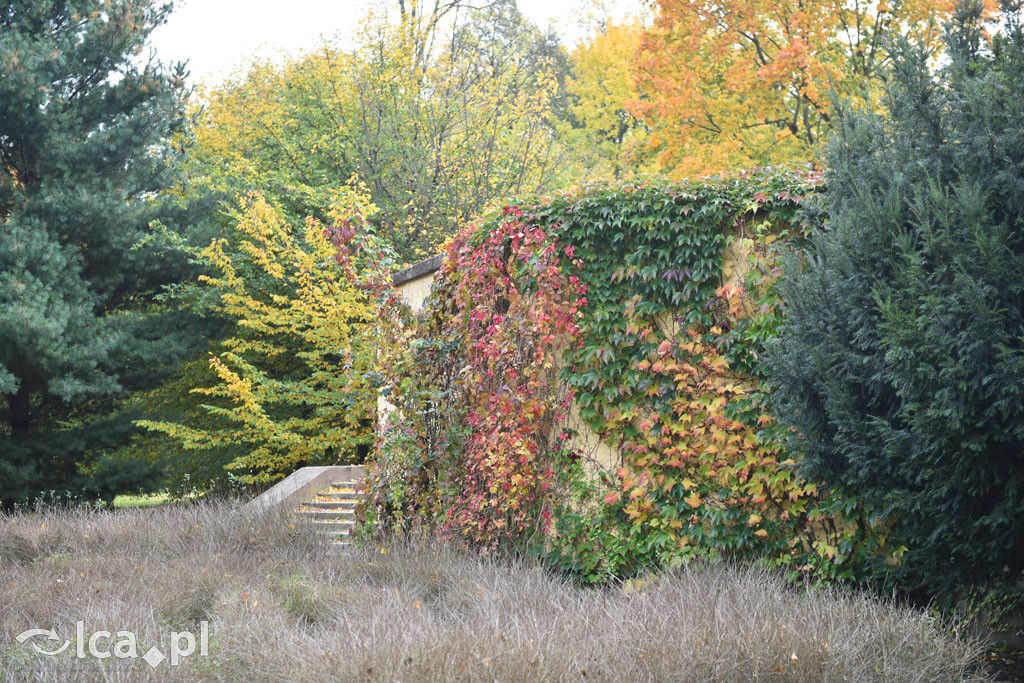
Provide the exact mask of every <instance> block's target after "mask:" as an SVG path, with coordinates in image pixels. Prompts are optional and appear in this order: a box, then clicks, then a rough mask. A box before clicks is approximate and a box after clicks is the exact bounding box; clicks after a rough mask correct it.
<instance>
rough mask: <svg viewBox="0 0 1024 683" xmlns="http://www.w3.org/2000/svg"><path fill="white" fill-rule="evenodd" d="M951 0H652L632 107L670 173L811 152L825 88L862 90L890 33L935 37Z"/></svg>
mask: <svg viewBox="0 0 1024 683" xmlns="http://www.w3.org/2000/svg"><path fill="white" fill-rule="evenodd" d="M952 6H953V3H952V2H951V1H947V0H938V1H936V0H896V1H894V2H888V1H887V0H882V1H881V2H878V3H861V2H854V3H849V2H842V1H840V0H835V1H833V0H829V1H826V2H799V1H796V0H783V1H782V2H774V1H773V2H765V1H764V0H716V1H715V2H699V1H696V0H658V2H657V18H656V20H655V22H654V24H653V26H651V27H650V28H649V29H648V30H647V32H646V33H645V35H644V37H643V43H642V45H641V47H640V51H639V53H638V57H637V60H636V62H635V78H636V81H637V84H638V89H639V91H640V93H641V97H640V98H638V99H637V100H636V101H635V102H634V105H633V111H634V112H635V113H636V114H637V115H638V116H639V117H640V118H641V119H642V120H644V122H645V123H646V124H647V125H648V126H649V127H650V128H651V129H652V130H651V134H650V136H649V143H650V146H651V148H652V149H653V150H654V151H655V152H656V153H657V155H658V158H659V161H660V163H661V166H662V167H663V168H664V169H666V170H667V171H670V172H671V173H672V174H673V175H675V176H679V177H686V176H690V175H695V174H701V173H708V172H713V171H721V170H727V169H736V168H749V167H752V166H757V165H766V164H778V163H786V162H794V161H806V160H810V159H812V158H815V157H816V156H817V150H818V146H819V144H820V142H821V141H823V140H824V138H825V137H827V134H828V131H829V130H830V127H831V122H832V103H831V101H830V99H829V92H830V91H832V92H835V93H836V94H838V95H839V96H841V97H844V98H847V99H850V98H853V99H857V100H860V101H862V102H863V101H871V100H872V99H873V98H874V95H875V94H876V93H878V92H879V91H880V87H881V84H882V80H883V78H882V77H883V75H884V69H885V67H886V65H887V64H888V61H889V56H888V55H889V52H888V49H889V48H890V47H891V42H892V41H893V40H895V38H896V37H897V36H900V35H908V34H909V35H913V36H915V38H916V39H917V40H919V41H920V42H921V43H923V44H924V45H925V46H926V47H928V48H929V49H934V48H936V47H937V45H938V39H939V37H940V30H939V28H940V22H941V21H942V20H943V19H944V18H945V17H947V16H948V15H949V12H950V11H951V10H952Z"/></svg>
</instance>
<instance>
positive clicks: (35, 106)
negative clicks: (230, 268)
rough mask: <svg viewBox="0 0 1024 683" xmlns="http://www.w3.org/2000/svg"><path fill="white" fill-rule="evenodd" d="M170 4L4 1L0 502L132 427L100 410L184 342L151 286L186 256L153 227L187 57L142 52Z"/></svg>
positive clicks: (65, 481)
mask: <svg viewBox="0 0 1024 683" xmlns="http://www.w3.org/2000/svg"><path fill="white" fill-rule="evenodd" d="M169 11H170V5H168V4H162V3H157V2H155V1H154V0H108V1H105V2H101V1H100V0H81V1H78V2H63V1H60V0H39V1H37V0H32V1H28V0H25V1H14V2H5V3H2V4H0V73H2V78H0V161H2V163H3V173H2V175H0V396H2V398H3V401H2V402H0V481H2V482H3V483H2V485H0V503H3V504H9V503H11V502H12V501H15V500H18V499H23V498H25V497H26V496H28V495H30V494H31V493H32V492H33V491H38V490H40V489H41V488H44V487H45V488H61V489H66V488H69V487H74V486H75V484H73V480H75V479H76V478H78V477H80V476H81V474H82V469H83V468H84V467H86V466H87V462H86V460H87V458H88V456H89V455H90V454H93V455H95V454H98V453H101V452H102V451H103V449H104V448H106V447H107V446H108V445H110V443H111V442H112V441H116V438H117V437H119V436H123V432H124V431H125V429H127V423H123V422H122V423H121V424H119V425H116V426H115V425H112V424H109V423H106V424H95V423H94V420H93V418H94V417H95V416H96V415H97V414H102V413H105V412H109V410H110V407H111V401H113V400H114V399H116V398H117V397H118V396H119V395H121V394H122V392H124V391H128V390H131V389H133V388H135V387H136V386H142V385H145V384H146V383H147V382H152V380H153V378H154V377H159V376H160V373H161V372H162V370H163V369H164V368H165V367H166V365H167V362H168V361H169V360H170V361H173V359H174V358H175V354H176V352H178V351H179V350H180V349H181V347H182V346H183V345H184V344H185V342H184V340H183V339H182V337H181V336H180V335H176V334H173V333H172V330H173V327H174V326H175V323H176V321H173V320H170V319H169V317H171V316H174V313H173V312H168V311H160V310H159V308H158V307H157V306H156V304H155V299H156V297H157V295H158V294H159V292H160V291H161V288H162V286H163V285H164V284H166V283H168V282H174V281H175V280H176V278H177V277H179V276H180V274H181V272H182V271H183V269H184V267H185V265H186V264H185V262H184V259H182V258H180V257H176V256H175V255H174V254H173V253H168V252H167V250H166V249H164V248H163V247H162V246H161V243H160V241H159V240H157V239H155V234H154V231H153V230H152V229H151V228H150V227H149V226H150V222H151V221H152V220H154V219H157V218H159V217H161V216H162V215H163V216H166V215H167V212H166V210H165V207H164V206H163V204H162V202H161V201H159V200H158V199H157V198H156V197H157V193H159V191H160V190H161V189H162V188H164V187H166V186H167V185H168V184H169V182H170V178H171V176H170V174H171V172H172V169H171V167H170V164H169V161H170V159H171V158H172V157H173V156H174V151H175V150H174V149H173V146H172V144H171V138H172V136H173V135H175V133H176V132H178V131H179V130H180V129H181V127H182V124H183V121H184V114H183V104H182V103H183V100H184V97H185V94H186V93H185V90H184V85H183V79H184V71H183V67H182V66H181V65H179V66H177V67H176V68H175V69H174V70H173V71H171V72H168V71H166V70H165V69H164V68H163V67H162V66H161V65H160V64H159V63H158V62H156V61H155V60H154V57H153V55H152V54H150V56H149V59H148V60H143V61H142V62H141V63H140V62H139V57H138V55H139V54H140V53H141V52H142V50H143V49H144V47H145V45H146V41H147V39H148V37H149V34H150V32H151V31H152V30H153V28H154V27H156V26H157V25H159V24H160V23H162V22H163V21H164V20H165V19H166V17H167V14H168V12H169ZM177 322H179V323H180V321H177ZM119 430H120V433H119V434H118V435H117V436H115V434H114V432H118V431H119Z"/></svg>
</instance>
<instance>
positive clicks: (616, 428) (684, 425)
mask: <svg viewBox="0 0 1024 683" xmlns="http://www.w3.org/2000/svg"><path fill="white" fill-rule="evenodd" d="M818 182H819V181H818V180H817V179H816V178H815V177H814V176H801V175H793V174H785V173H775V172H757V173H753V174H745V175H740V176H736V177H732V178H727V179H720V180H715V181H701V182H690V183H682V184H675V185H672V184H656V185H646V184H645V185H639V186H629V185H626V186H611V187H595V188H589V189H586V190H583V191H580V192H577V193H572V194H566V195H561V196H558V197H555V198H552V199H550V200H547V201H544V202H541V203H538V204H534V205H531V206H521V207H518V208H510V209H506V210H505V211H504V212H503V213H502V214H500V215H494V216H492V217H490V218H487V219H485V220H484V221H483V222H482V223H481V224H480V225H479V226H476V227H474V226H470V227H469V228H467V229H466V230H464V231H463V232H462V233H460V235H459V237H458V238H457V239H456V240H455V241H454V242H453V243H452V244H451V246H450V247H449V250H448V251H447V260H446V265H445V267H444V268H443V270H442V272H441V273H440V274H439V281H438V283H437V284H436V285H435V289H434V293H433V295H432V298H431V299H429V300H428V306H427V308H426V310H425V311H424V312H423V313H422V314H420V315H419V317H418V320H414V319H412V318H407V319H406V320H405V322H404V327H403V329H404V330H405V334H406V335H407V336H406V338H407V339H409V340H410V348H411V351H410V352H409V353H408V354H407V355H405V356H404V357H403V356H402V354H398V356H396V358H397V362H395V363H393V364H392V365H390V366H389V368H386V371H385V374H386V375H387V376H388V384H389V387H390V389H389V391H390V392H391V393H390V394H389V400H391V401H394V402H395V404H396V406H397V409H396V411H395V413H393V415H392V417H391V418H390V421H389V426H388V429H387V431H385V434H384V436H383V439H382V441H381V443H380V445H379V450H378V456H377V458H378V464H377V465H376V466H377V470H376V473H375V476H374V477H373V485H372V486H373V488H372V490H373V495H372V496H371V505H370V515H371V516H372V517H375V518H376V519H377V520H378V521H381V522H383V523H384V524H383V527H389V526H390V527H391V528H395V527H397V528H402V529H405V530H407V531H413V530H415V529H428V530H432V531H434V532H435V533H440V534H442V535H454V536H455V537H457V538H461V539H463V541H464V542H466V543H468V544H471V545H478V546H484V547H495V546H498V545H502V544H511V545H515V546H517V547H523V546H524V545H525V546H527V547H531V548H533V549H534V550H535V551H538V552H542V553H544V554H545V556H546V557H547V558H548V560H549V561H550V562H552V563H554V564H555V565H557V566H560V567H562V568H563V569H566V570H569V571H572V572H574V573H576V574H578V575H580V576H582V577H585V578H587V579H591V580H600V579H602V578H605V577H608V576H611V575H629V574H631V573H634V572H637V571H641V570H642V569H643V568H644V567H651V566H664V565H673V564H676V563H678V562H681V561H682V560H683V559H685V558H687V557H692V556H706V555H729V556H752V557H762V558H765V559H766V560H768V561H769V562H771V563H772V564H779V565H783V566H786V567H789V568H790V569H792V570H794V571H800V572H815V573H819V574H823V575H828V576H837V575H845V576H851V575H853V574H854V573H855V572H856V571H857V566H859V564H858V563H862V562H864V561H866V559H867V558H868V556H869V555H884V554H885V553H887V552H888V553H895V554H898V553H899V552H900V551H899V548H892V549H886V548H885V544H884V528H883V526H882V525H880V524H879V522H878V521H877V520H869V519H867V518H865V517H862V516H861V512H862V511H861V510H860V509H859V507H858V503H857V502H856V501H855V500H852V499H846V498H844V497H842V496H841V495H836V494H825V493H823V492H822V491H821V490H820V488H819V485H818V483H817V482H813V481H807V480H805V479H803V478H801V477H800V476H798V475H797V474H796V472H795V471H794V465H795V458H796V457H798V456H796V455H795V454H792V453H789V452H788V451H787V450H786V448H785V445H784V440H783V438H782V437H783V436H784V434H783V431H782V430H781V428H780V427H778V425H776V424H775V421H774V419H773V418H772V417H771V415H769V414H767V412H766V408H765V405H764V397H763V393H762V392H761V390H760V385H759V379H760V373H761V368H760V365H759V362H758V352H759V351H760V350H761V349H762V348H763V345H764V344H765V343H766V341H768V340H769V339H770V338H771V337H772V336H773V334H774V329H775V327H776V326H777V324H778V321H779V318H778V316H779V311H778V303H779V301H778V298H777V295H775V294H774V284H775V279H776V277H777V276H778V270H777V268H776V266H775V255H774V254H775V247H774V245H775V244H776V243H777V242H778V241H779V240H780V239H781V240H782V241H788V239H789V237H790V236H794V237H795V236H799V235H800V234H801V228H800V225H799V224H798V223H796V222H795V211H796V209H797V207H798V205H799V204H800V203H801V201H802V198H803V197H804V196H805V195H806V194H808V193H813V192H815V191H816V186H817V183H818ZM727 252H728V254H729V255H728V257H727ZM723 264H726V266H727V267H723ZM441 368H447V370H446V371H443V370H442V369H441ZM439 378H443V381H439ZM432 384H433V387H434V391H433V393H431V392H430V386H431V385H432ZM428 396H429V397H431V398H430V399H429V401H433V403H432V404H431V406H430V407H427V406H426V404H425V403H424V397H428ZM439 396H445V397H446V398H445V399H444V401H445V402H447V404H448V406H449V409H447V410H446V409H445V408H444V407H443V406H442V405H440V404H439V403H438V399H437V397H439ZM429 401H428V403H429ZM452 424H458V425H460V426H459V427H450V426H447V425H452ZM442 431H445V432H446V434H447V436H446V437H444V438H437V435H438V434H439V433H440V432H442ZM587 434H592V435H595V434H596V435H597V436H598V437H599V438H600V440H602V441H603V442H605V443H606V444H607V445H609V446H611V447H613V448H614V449H615V452H616V454H617V455H616V460H615V461H614V462H609V461H608V460H607V459H604V460H602V458H601V457H598V456H597V455H595V453H594V452H593V449H592V448H591V449H588V448H587V446H586V445H585V444H586V441H587V437H586V435H587ZM555 494H557V495H555Z"/></svg>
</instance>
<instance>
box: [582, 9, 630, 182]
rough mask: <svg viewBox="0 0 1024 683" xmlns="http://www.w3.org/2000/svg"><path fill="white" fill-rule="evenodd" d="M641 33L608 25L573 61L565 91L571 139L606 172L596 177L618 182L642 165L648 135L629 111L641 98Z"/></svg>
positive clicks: (596, 33)
mask: <svg viewBox="0 0 1024 683" xmlns="http://www.w3.org/2000/svg"><path fill="white" fill-rule="evenodd" d="M643 32H644V28H643V25H642V24H641V23H640V22H639V21H634V22H631V23H625V24H609V23H604V24H602V25H601V26H599V28H598V30H597V31H596V32H595V33H594V35H593V36H591V37H590V38H589V39H588V40H586V41H585V42H583V43H581V44H580V45H579V47H577V48H576V49H575V50H573V52H572V55H571V57H570V61H571V64H572V74H573V75H572V77H571V79H570V80H569V82H568V84H567V90H568V93H569V95H570V97H572V99H573V106H572V115H573V118H574V119H575V122H576V124H578V128H577V129H576V130H573V131H571V132H570V133H569V135H572V142H573V144H574V145H576V146H577V147H578V151H579V152H581V153H582V154H584V155H586V156H590V157H594V158H596V159H597V160H600V161H599V164H600V165H602V166H604V167H605V168H601V169H599V170H598V171H597V175H607V176H610V177H612V178H614V179H618V178H620V177H622V175H623V174H624V173H628V172H629V171H632V170H639V169H641V168H642V166H643V162H644V148H643V145H642V143H643V142H644V140H645V139H646V136H647V130H646V127H645V126H644V125H643V123H642V122H641V121H640V120H639V119H638V118H637V116H636V115H635V113H634V112H633V111H631V110H630V107H629V105H630V104H631V103H632V102H634V101H635V100H637V99H638V98H639V92H638V91H637V88H636V83H635V80H634V78H633V64H634V63H635V62H636V59H637V53H638V52H639V50H640V41H641V38H642V37H643Z"/></svg>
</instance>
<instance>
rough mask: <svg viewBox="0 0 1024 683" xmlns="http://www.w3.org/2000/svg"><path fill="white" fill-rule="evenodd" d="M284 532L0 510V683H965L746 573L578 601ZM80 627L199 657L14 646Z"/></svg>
mask: <svg viewBox="0 0 1024 683" xmlns="http://www.w3.org/2000/svg"><path fill="white" fill-rule="evenodd" d="M297 531H298V530H297V529H296V530H289V529H288V525H287V522H286V521H285V520H284V519H283V518H282V517H280V516H273V515H266V516H263V517H261V518H251V517H249V518H247V517H245V516H243V515H242V514H241V513H240V512H239V511H238V510H237V509H235V508H233V507H231V506H230V505H228V504H226V503H220V504H211V503H205V504H192V505H185V506H173V507H162V508H156V509H143V510H117V511H88V510H72V511H66V512H48V513H33V514H27V513H20V514H16V515H13V516H6V517H5V516H0V681H27V680H32V681H91V680H96V681H101V680H104V681H120V680H150V679H152V680H181V681H193V680H218V681H231V682H234V681H246V682H247V683H255V682H256V681H313V680H366V681H369V680H399V679H400V680H403V681H433V680H502V681H536V680H551V681H556V680H558V681H560V680H577V681H578V680H587V681H591V680H614V681H644V680H652V681H678V680H694V681H704V680H722V681H746V680H766V679H771V680H786V681H805V680H806V681H822V680H825V681H832V680H834V681H871V680H883V679H884V680H887V681H931V680H941V681H953V680H980V679H983V672H980V671H978V670H976V669H975V666H976V662H978V661H980V657H981V655H982V649H981V648H980V647H979V645H978V644H976V643H972V642H967V641H964V640H959V639H956V638H954V637H952V636H950V635H949V634H947V633H944V632H943V631H942V630H941V629H940V628H938V627H937V626H936V625H935V624H934V623H933V622H932V621H931V620H929V619H928V618H927V617H926V616H924V615H922V614H920V613H917V612H913V611H908V610H904V609H900V608H896V607H895V606H893V605H890V604H884V603H880V602H878V601H876V600H873V599H870V598H867V597H864V596H858V595H843V594H840V593H838V592H833V591H810V592H800V591H795V590H792V589H789V588H787V587H786V586H785V585H784V584H783V583H782V582H781V581H779V580H778V579H776V578H774V577H772V576H770V575H766V574H764V573H762V572H758V571H750V570H739V569H727V568H722V567H698V568H692V569H690V570H686V571H681V572H679V573H676V574H673V575H670V576H664V577H661V578H660V579H658V580H656V581H652V582H650V583H648V584H647V585H646V586H644V587H643V588H641V589H640V590H638V591H629V592H627V591H623V590H621V589H605V590H581V589H577V588H574V587H573V586H571V585H569V584H567V583H565V582H564V581H561V580H559V579H558V578H556V577H552V576H551V575H549V574H547V573H545V572H544V571H542V570H540V569H537V568H534V567H530V566H526V565H519V566H508V565H506V564H501V563H497V562H491V561H487V560H481V559H479V558H474V557H467V556H466V555H463V554H460V553H458V552H454V551H451V550H448V549H445V548H438V547H435V546H430V547H411V546H406V547H393V548H390V549H389V551H388V552H387V553H382V552H381V551H380V550H379V549H372V548H367V549H344V550H336V549H332V548H330V547H329V546H327V545H326V544H324V543H321V542H319V541H317V540H315V539H313V538H311V537H309V536H306V535H302V534H299V533H297ZM79 619H82V620H84V621H85V633H86V634H89V633H92V632H93V631H96V630H100V629H105V630H110V631H118V630H129V631H133V632H134V633H135V634H137V636H138V638H139V641H140V644H144V645H145V647H148V646H150V645H157V646H159V647H160V649H161V650H163V651H164V652H167V649H168V648H167V644H168V642H169V637H170V636H169V634H170V632H171V631H172V630H175V629H193V630H195V631H197V632H198V630H199V626H198V624H199V622H201V621H203V620H207V621H208V622H209V628H210V634H211V637H210V641H211V651H210V653H209V655H208V656H205V657H203V656H199V655H198V654H194V655H192V656H191V657H189V658H188V659H186V660H185V661H184V662H183V663H182V664H180V665H179V666H177V667H171V666H170V665H169V663H168V662H165V663H163V664H162V665H160V666H158V667H157V668H156V669H155V670H154V669H151V668H150V667H149V665H148V664H146V663H144V662H142V661H141V660H136V661H135V662H134V664H131V663H129V662H128V661H126V660H118V659H114V658H110V659H106V660H96V659H93V658H91V657H87V658H85V659H78V658H77V657H74V656H68V654H67V653H65V654H64V655H62V656H58V657H48V656H43V655H38V654H36V653H34V652H33V651H32V650H31V649H30V648H29V645H31V643H32V642H39V643H43V642H44V641H41V640H39V641H36V640H30V641H29V642H28V643H26V644H25V645H18V644H17V643H16V641H15V639H14V637H15V635H16V634H18V633H19V632H21V631H23V630H25V629H29V628H34V627H40V628H49V627H53V628H54V629H56V630H57V632H58V633H59V634H60V635H61V637H62V638H68V637H71V636H72V635H74V630H75V626H74V624H75V621H76V620H79ZM70 649H71V648H69V650H70ZM139 652H140V654H141V653H143V652H145V649H144V648H142V647H140V650H139Z"/></svg>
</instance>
